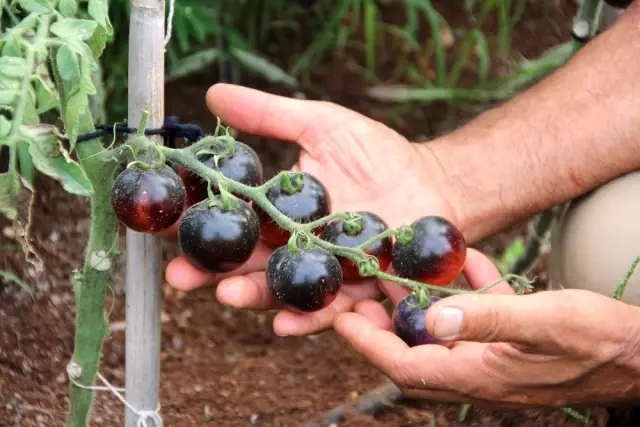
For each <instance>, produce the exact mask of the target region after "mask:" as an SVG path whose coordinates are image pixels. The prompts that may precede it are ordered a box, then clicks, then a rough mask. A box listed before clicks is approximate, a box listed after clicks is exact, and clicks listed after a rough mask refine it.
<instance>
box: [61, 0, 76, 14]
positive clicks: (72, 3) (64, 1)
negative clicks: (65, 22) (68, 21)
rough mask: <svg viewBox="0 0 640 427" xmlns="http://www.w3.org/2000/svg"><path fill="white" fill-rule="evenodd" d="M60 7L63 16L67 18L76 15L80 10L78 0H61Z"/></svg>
mask: <svg viewBox="0 0 640 427" xmlns="http://www.w3.org/2000/svg"><path fill="white" fill-rule="evenodd" d="M58 9H59V10H60V13H61V14H62V16H64V17H65V18H70V17H72V16H75V14H76V12H77V11H78V3H77V2H76V0H60V2H59V3H58Z"/></svg>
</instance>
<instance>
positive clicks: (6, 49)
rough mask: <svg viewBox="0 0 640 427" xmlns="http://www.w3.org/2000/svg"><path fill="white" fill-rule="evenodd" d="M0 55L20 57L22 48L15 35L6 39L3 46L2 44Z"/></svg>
mask: <svg viewBox="0 0 640 427" xmlns="http://www.w3.org/2000/svg"><path fill="white" fill-rule="evenodd" d="M2 56H17V57H22V49H21V48H20V43H19V42H18V40H17V39H16V38H15V37H12V38H10V39H8V40H7V41H6V42H5V44H4V46H2Z"/></svg>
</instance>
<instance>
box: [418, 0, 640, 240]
mask: <svg viewBox="0 0 640 427" xmlns="http://www.w3.org/2000/svg"><path fill="white" fill-rule="evenodd" d="M638 58H640V4H638V3H637V2H636V3H634V4H633V5H631V6H630V7H629V8H628V9H627V11H626V13H625V14H623V16H622V17H621V18H619V20H618V22H617V23H616V24H614V25H613V26H612V27H611V28H610V29H609V30H607V31H605V32H604V33H602V34H601V35H599V36H598V37H596V38H595V39H594V40H592V41H591V42H589V43H588V44H587V45H586V46H585V47H584V48H582V49H581V50H580V51H579V52H578V53H577V54H576V55H575V56H574V57H573V58H572V59H571V60H570V61H569V62H568V63H567V64H565V66H563V67H562V68H560V69H559V70H557V71H556V72H555V73H553V74H552V75H550V76H549V77H547V78H546V79H544V80H543V81H542V82H540V83H539V84H537V85H536V86H534V87H533V88H531V89H529V90H528V91H526V92H525V93H523V94H521V95H520V96H518V97H516V98H514V99H512V100H510V101H509V102H506V103H505V104H503V105H502V106H499V107H496V108H494V109H492V110H489V111H487V112H485V113H483V114H481V115H479V116H478V117H476V118H475V119H474V120H473V121H471V122H470V123H469V124H467V125H466V126H463V127H461V128H460V129H458V130H456V131H454V132H452V133H450V134H447V135H445V136H443V137H440V138H438V139H435V140H433V141H431V142H429V143H426V144H422V146H421V150H422V151H423V152H425V156H433V157H434V158H435V160H436V162H437V164H438V165H439V167H440V168H441V169H442V171H443V174H444V176H445V177H447V178H446V180H447V181H448V184H449V185H448V187H449V189H450V191H452V194H450V200H449V202H450V203H451V204H452V205H453V206H454V211H455V212H456V215H457V220H458V223H459V224H460V226H461V227H462V229H463V230H464V232H465V235H466V236H467V238H468V239H469V241H470V242H475V241H477V240H480V239H482V238H485V237H487V236H489V235H491V234H492V233H494V232H496V231H498V230H500V229H503V228H504V227H507V226H509V225H511V224H512V223H514V222H517V221H519V220H523V219H526V218H528V217H530V216H531V215H533V214H535V213H537V212H540V211H542V210H544V209H546V208H548V207H551V206H553V205H556V204H559V203H562V202H564V201H567V200H570V199H572V198H574V197H577V196H579V195H581V194H584V193H586V192H587V191H589V190H591V189H593V188H595V187H597V186H599V185H601V184H603V183H605V182H607V181H609V180H611V179H613V178H616V177H618V176H621V175H624V174H626V173H628V172H631V171H633V170H635V169H638V168H639V167H640V155H639V154H638V150H639V149H640V78H639V76H640V60H639V59H638Z"/></svg>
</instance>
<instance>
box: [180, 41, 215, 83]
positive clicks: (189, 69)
mask: <svg viewBox="0 0 640 427" xmlns="http://www.w3.org/2000/svg"><path fill="white" fill-rule="evenodd" d="M219 56H220V51H219V50H218V49H203V50H201V51H199V52H196V53H194V54H193V55H189V56H187V57H184V58H182V59H180V60H179V61H177V62H176V64H175V65H173V66H172V67H171V68H170V69H169V72H168V73H167V79H168V80H172V79H176V78H179V77H183V76H186V75H188V74H191V73H194V72H196V71H199V70H202V69H203V68H205V67H207V66H209V65H211V64H212V63H214V62H215V61H216V60H217V59H218V57H219Z"/></svg>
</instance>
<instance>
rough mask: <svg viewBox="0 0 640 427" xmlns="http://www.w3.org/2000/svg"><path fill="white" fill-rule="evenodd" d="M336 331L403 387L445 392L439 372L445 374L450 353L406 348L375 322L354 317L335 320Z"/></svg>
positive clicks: (431, 347)
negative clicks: (418, 387) (417, 387)
mask: <svg viewBox="0 0 640 427" xmlns="http://www.w3.org/2000/svg"><path fill="white" fill-rule="evenodd" d="M334 327H335V329H336V331H337V332H338V333H339V334H340V335H342V336H343V337H344V338H345V339H346V340H347V341H348V342H349V344H351V346H353V348H354V349H355V350H356V351H357V352H358V353H360V354H362V356H364V357H365V358H366V359H367V360H368V361H369V363H371V364H372V365H373V366H374V367H376V368H377V369H378V370H380V371H382V372H383V373H384V374H386V375H387V376H389V377H390V378H391V379H392V380H393V381H394V382H395V383H397V384H400V385H402V386H415V385H418V386H420V387H424V388H427V387H431V388H433V389H446V388H448V387H445V386H443V385H442V384H441V380H440V378H441V377H442V376H441V375H440V373H441V372H443V371H444V370H447V369H448V368H447V362H448V357H449V354H450V353H451V352H450V351H449V350H448V349H447V348H446V347H443V346H439V345H423V346H418V347H413V348H409V346H407V344H405V343H404V341H402V340H401V339H400V338H399V337H398V336H396V335H395V334H393V333H392V332H389V331H387V330H384V329H380V328H379V327H378V326H377V325H376V324H375V323H374V322H372V321H371V320H369V319H367V318H365V317H364V316H362V315H360V314H357V313H345V314H341V315H340V316H338V317H337V318H336V321H335V323H334Z"/></svg>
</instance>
